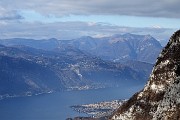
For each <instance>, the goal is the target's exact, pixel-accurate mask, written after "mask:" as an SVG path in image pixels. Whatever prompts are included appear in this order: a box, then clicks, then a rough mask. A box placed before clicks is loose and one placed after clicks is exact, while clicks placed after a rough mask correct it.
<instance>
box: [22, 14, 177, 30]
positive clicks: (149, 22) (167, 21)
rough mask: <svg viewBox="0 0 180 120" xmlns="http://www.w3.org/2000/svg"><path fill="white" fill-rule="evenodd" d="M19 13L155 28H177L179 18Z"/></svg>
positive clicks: (32, 18)
mask: <svg viewBox="0 0 180 120" xmlns="http://www.w3.org/2000/svg"><path fill="white" fill-rule="evenodd" d="M20 15H21V16H23V17H24V20H25V21H27V22H35V21H39V22H43V23H52V22H66V21H69V22H70V21H81V22H92V23H93V22H95V23H102V24H107V25H117V26H128V27H155V28H175V29H176V28H178V26H177V25H178V24H180V19H178V18H161V17H142V16H141V17H140V16H125V15H67V16H61V17H56V16H53V15H49V16H43V15H42V14H40V13H37V12H35V11H21V12H20Z"/></svg>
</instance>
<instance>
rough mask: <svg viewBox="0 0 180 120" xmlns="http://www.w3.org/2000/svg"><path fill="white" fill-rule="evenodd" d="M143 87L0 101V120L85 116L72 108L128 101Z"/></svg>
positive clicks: (57, 118)
mask: <svg viewBox="0 0 180 120" xmlns="http://www.w3.org/2000/svg"><path fill="white" fill-rule="evenodd" d="M142 87H143V86H136V87H132V88H106V89H97V90H86V91H65V92H56V93H51V94H43V95H38V96H31V97H19V98H9V99H4V100H1V101H0V120H65V119H66V118H68V117H75V116H82V115H83V114H79V113H77V112H74V111H73V110H72V109H71V108H70V107H69V106H71V105H78V104H88V103H95V102H100V101H110V100H115V99H127V98H129V97H130V96H131V95H133V94H134V93H135V92H136V91H139V90H140V89H142Z"/></svg>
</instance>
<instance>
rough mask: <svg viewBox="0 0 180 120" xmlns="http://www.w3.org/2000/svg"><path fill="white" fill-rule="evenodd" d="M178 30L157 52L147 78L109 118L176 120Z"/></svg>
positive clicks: (179, 66)
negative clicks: (160, 50)
mask: <svg viewBox="0 0 180 120" xmlns="http://www.w3.org/2000/svg"><path fill="white" fill-rule="evenodd" d="M179 53H180V30H179V31H177V32H175V33H174V34H173V35H172V37H171V38H170V40H169V42H168V44H167V45H166V47H165V48H164V49H163V50H162V52H161V54H160V55H159V57H158V59H157V62H156V64H155V66H154V68H153V71H152V73H151V76H150V78H149V81H148V82H147V84H146V86H145V87H144V89H143V90H142V91H140V92H139V93H136V94H135V95H134V96H132V97H131V98H130V99H129V100H128V101H127V103H125V104H123V105H122V106H121V107H120V108H119V110H118V111H116V112H115V113H114V115H113V116H112V118H111V119H112V120H117V119H120V120H129V119H131V120H145V119H146V120H152V119H154V120H178V119H179V114H180V110H179V105H180V102H179V100H180V96H179V89H180V86H179V82H180V81H179V80H180V79H179V77H180V54H179Z"/></svg>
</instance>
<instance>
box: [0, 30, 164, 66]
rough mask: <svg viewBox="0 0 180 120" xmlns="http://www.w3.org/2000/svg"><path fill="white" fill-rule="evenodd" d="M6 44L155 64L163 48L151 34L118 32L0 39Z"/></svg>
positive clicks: (116, 60)
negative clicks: (98, 35) (97, 35)
mask: <svg viewBox="0 0 180 120" xmlns="http://www.w3.org/2000/svg"><path fill="white" fill-rule="evenodd" d="M0 43H1V44H3V45H6V46H12V45H24V46H29V47H33V48H37V49H44V50H53V49H55V48H59V49H65V48H67V47H73V48H76V49H79V50H81V51H83V52H85V53H89V54H91V55H93V56H97V57H100V58H101V59H103V60H110V61H114V62H122V61H127V60H133V61H134V60H135V61H141V62H147V63H151V64H154V63H155V60H156V58H157V56H158V54H159V52H160V51H161V49H162V46H161V44H160V43H159V42H158V41H157V40H156V39H155V38H153V37H152V36H150V35H135V34H130V33H127V34H123V35H120V34H117V35H113V36H109V37H102V38H92V37H90V36H85V37H81V38H78V39H72V40H57V39H55V38H52V39H48V40H33V39H23V38H13V39H5V40H0Z"/></svg>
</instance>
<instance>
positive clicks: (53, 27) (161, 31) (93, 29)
mask: <svg viewBox="0 0 180 120" xmlns="http://www.w3.org/2000/svg"><path fill="white" fill-rule="evenodd" d="M0 26H1V27H0V36H1V39H5V38H33V39H49V38H57V39H61V40H62V39H64V40H67V39H74V38H79V37H82V36H92V37H102V36H111V35H114V34H124V33H134V34H143V35H145V34H150V35H152V36H154V37H155V38H157V39H159V40H168V39H169V36H170V35H171V34H172V33H173V32H174V31H175V30H174V29H168V28H154V27H152V28H134V27H123V26H113V25H108V24H103V23H88V22H54V23H40V22H33V23H29V22H8V23H7V24H0Z"/></svg>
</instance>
